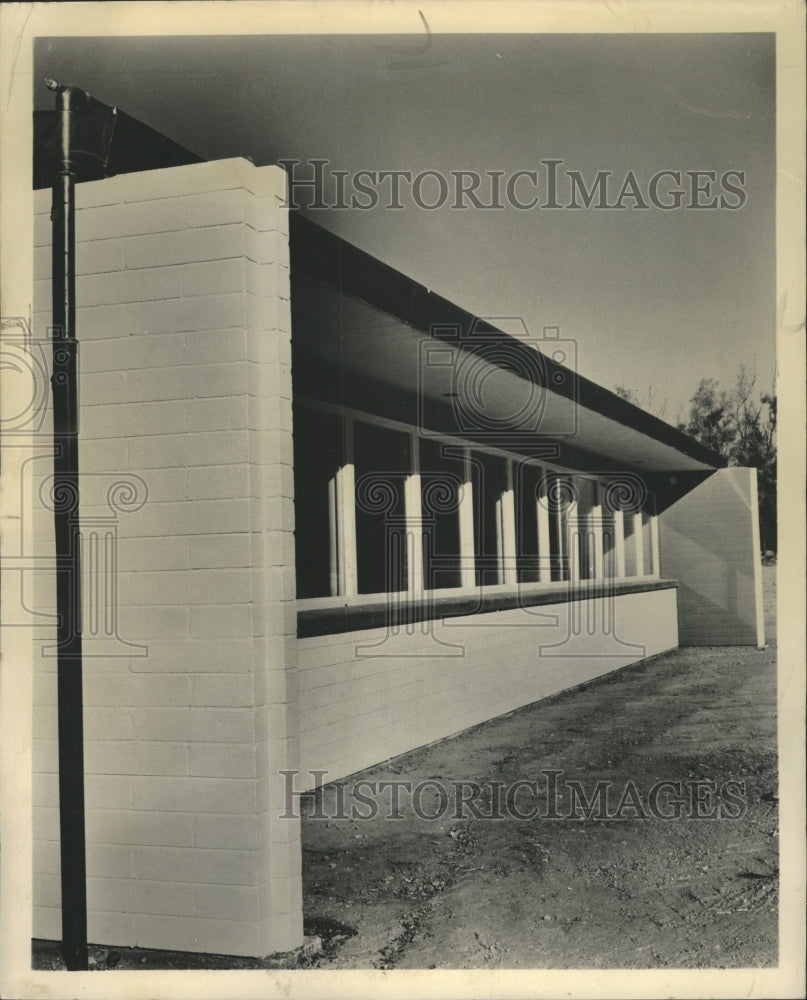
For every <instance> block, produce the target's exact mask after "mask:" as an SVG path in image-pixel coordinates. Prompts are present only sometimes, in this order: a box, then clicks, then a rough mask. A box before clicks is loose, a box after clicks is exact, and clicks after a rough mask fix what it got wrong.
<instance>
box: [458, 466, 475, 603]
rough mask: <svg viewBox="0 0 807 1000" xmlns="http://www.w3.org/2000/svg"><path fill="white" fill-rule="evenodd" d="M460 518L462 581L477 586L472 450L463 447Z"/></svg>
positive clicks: (464, 585) (468, 586)
mask: <svg viewBox="0 0 807 1000" xmlns="http://www.w3.org/2000/svg"><path fill="white" fill-rule="evenodd" d="M459 519H460V583H461V585H462V586H463V587H465V588H466V589H468V588H471V587H475V586H476V550H475V546H474V484H473V473H472V466H471V452H470V450H469V449H468V448H465V449H463V485H462V499H461V500H460V505H459Z"/></svg>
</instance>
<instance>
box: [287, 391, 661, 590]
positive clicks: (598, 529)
mask: <svg viewBox="0 0 807 1000" xmlns="http://www.w3.org/2000/svg"><path fill="white" fill-rule="evenodd" d="M294 461H295V468H294V485H295V497H296V500H295V507H296V525H297V528H296V532H295V549H296V560H297V596H298V597H299V598H301V599H319V598H329V597H330V598H340V599H341V598H344V599H345V602H346V603H351V602H353V603H356V602H357V601H359V600H360V599H361V598H362V597H363V596H369V595H382V594H397V595H402V597H403V599H406V600H410V601H411V600H418V599H420V598H421V597H422V596H423V594H424V593H426V592H432V591H433V592H450V591H461V592H466V593H467V592H468V591H470V590H472V589H474V588H485V589H488V588H491V587H502V588H505V589H506V588H508V587H512V588H514V589H515V588H516V587H519V588H520V587H522V586H524V585H527V586H529V585H533V584H542V583H545V584H549V583H553V582H555V583H560V582H564V581H566V582H569V583H572V584H575V583H577V582H580V583H581V584H585V583H586V582H588V581H591V582H602V581H604V580H614V579H630V578H638V577H645V576H658V575H659V570H660V567H659V543H658V523H657V519H656V517H655V515H654V514H653V513H652V498H650V499H648V500H647V502H646V503H645V509H644V510H643V511H639V512H637V511H636V510H635V509H630V508H629V507H628V508H627V509H625V508H624V507H623V508H622V509H620V506H619V504H618V503H616V509H615V497H618V496H619V489H615V488H614V484H613V483H610V482H609V480H608V478H607V477H595V476H593V475H586V474H578V473H571V472H565V471H558V470H554V469H547V468H544V467H543V466H540V465H537V464H535V462H533V461H530V460H528V459H519V458H516V457H514V456H511V455H508V454H506V453H504V452H494V451H493V450H491V449H485V450H482V449H480V448H478V447H469V446H468V445H466V444H464V443H462V442H461V441H458V440H455V439H454V440H452V439H448V438H447V439H437V438H434V437H426V436H421V435H420V434H419V433H418V432H417V431H416V430H415V429H414V428H412V427H408V426H406V425H403V424H396V423H395V422H393V421H390V420H381V419H377V418H374V417H372V416H370V415H369V414H360V413H358V412H355V413H354V412H353V411H350V410H346V409H341V408H337V407H333V406H328V405H325V404H321V405H320V404H316V403H308V402H302V401H299V400H298V401H295V407H294ZM614 482H615V483H616V484H617V486H618V485H619V481H618V479H617V480H615V481H614Z"/></svg>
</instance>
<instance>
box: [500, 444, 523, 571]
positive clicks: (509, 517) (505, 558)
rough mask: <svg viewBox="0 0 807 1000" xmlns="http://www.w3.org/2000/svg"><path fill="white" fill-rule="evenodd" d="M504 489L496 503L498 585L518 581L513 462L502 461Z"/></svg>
mask: <svg viewBox="0 0 807 1000" xmlns="http://www.w3.org/2000/svg"><path fill="white" fill-rule="evenodd" d="M504 468H505V472H504V476H505V483H504V489H503V490H502V492H501V493H500V495H499V499H498V501H497V502H496V506H497V507H498V511H497V513H498V517H497V518H496V521H497V526H498V534H499V583H506V584H515V583H516V582H517V581H518V573H517V571H516V507H515V491H514V489H513V462H512V459H509V458H506V459H505V460H504Z"/></svg>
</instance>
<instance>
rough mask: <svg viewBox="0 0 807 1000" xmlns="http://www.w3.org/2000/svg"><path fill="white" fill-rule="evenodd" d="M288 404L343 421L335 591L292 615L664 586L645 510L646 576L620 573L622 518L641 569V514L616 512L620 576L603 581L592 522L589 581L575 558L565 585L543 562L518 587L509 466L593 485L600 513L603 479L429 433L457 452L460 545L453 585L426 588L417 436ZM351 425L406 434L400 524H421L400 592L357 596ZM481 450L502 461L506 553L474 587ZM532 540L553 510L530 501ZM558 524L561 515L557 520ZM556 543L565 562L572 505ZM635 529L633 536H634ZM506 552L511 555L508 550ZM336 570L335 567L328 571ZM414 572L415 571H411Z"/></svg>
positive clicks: (310, 403) (379, 421)
mask: <svg viewBox="0 0 807 1000" xmlns="http://www.w3.org/2000/svg"><path fill="white" fill-rule="evenodd" d="M295 405H297V406H303V407H310V408H312V409H314V410H319V411H320V412H324V413H331V414H333V415H335V416H340V417H341V418H342V419H343V421H344V435H345V440H344V465H343V466H342V467H340V469H339V470H338V471H337V474H336V477H335V482H334V488H333V490H332V491H329V493H332V495H333V505H334V509H332V510H331V522H332V524H331V534H332V536H333V538H334V539H335V542H336V545H335V551H333V550H334V545H332V551H331V553H329V559H330V561H331V563H332V569H331V581H332V584H333V581H336V582H337V589H338V592H337V593H332V594H331V595H329V596H324V597H322V596H321V597H298V598H297V599H296V604H297V609H298V611H300V612H306V611H318V610H327V609H335V608H361V607H362V606H371V605H378V604H381V603H386V604H390V603H393V604H401V605H403V604H406V603H419V602H429V603H433V604H435V605H439V602H440V601H441V599H449V600H450V599H458V598H472V597H478V598H479V599H480V603H481V601H482V598H483V597H485V596H490V597H491V598H495V597H497V596H506V595H512V594H518V595H524V596H526V597H529V596H530V595H533V594H535V595H540V594H547V593H549V594H551V593H553V592H557V593H558V595H562V594H566V595H568V593H569V592H570V590H583V591H585V590H586V589H589V588H592V589H602V588H603V587H608V586H609V585H625V584H631V585H633V584H640V583H642V582H643V581H646V582H647V583H648V584H652V583H653V582H655V581H659V580H663V577H662V576H661V573H660V550H659V534H658V516H657V514H656V513H653V512H651V511H645V513H646V514H647V515H648V517H649V522H650V526H651V527H650V539H651V564H652V572H651V573H650V574H644V573H641V572H637V573H636V574H633V575H630V576H629V575H627V574H626V573H625V569H626V558H625V556H626V552H625V549H626V544H627V542H628V538H627V537H626V535H625V532H624V518H626V517H632V518H634V531H633V534H632V539H633V544H634V546H635V554H634V559H635V565H636V568H637V570H638V569H639V568H642V569H643V532H642V511H639V512H637V513H632V512H627V513H625V512H623V511H621V510H620V511H615V512H614V515H613V525H614V557H613V561H614V566H615V569H616V570H617V571H618V570H620V569H621V570H622V573H621V575H620V574H619V573H618V572H617V573H615V575H614V576H605V575H604V568H605V559H604V546H603V530H602V522H601V520H600V522H599V528H597V527H596V524H597V522H596V519H595V536H594V537H595V542H594V544H595V554H594V566H595V575H594V576H593V577H587V578H585V579H580V577H579V572H578V571H577V569H576V568H575V567H576V565H577V562H576V560H575V559H569V560H568V565H569V572H568V574H567V578H566V579H559V580H552V579H550V568H549V564H548V563H546V562H545V561H544V560H542V559H541V560H540V562H539V567H540V577H541V579H539V580H537V581H526V582H519V581H518V570H517V567H516V558H517V549H518V531H517V519H516V503H517V502H518V501H517V498H516V485H515V476H514V471H515V470H514V463H518V464H527V465H530V466H533V467H535V468H537V469H538V470H539V473H540V481H541V482H544V483H545V482H547V481H548V479H549V477H551V476H562V477H564V478H565V479H566V480H570V481H571V482H572V483H575V481H577V480H586V481H590V482H592V483H593V488H594V503H593V505H592V511H591V512H589V516H590V515H591V513H592V512H593V511H594V510H596V509H599V510H600V511H601V510H602V481H601V479H600V478H598V477H597V476H596V475H593V474H588V473H585V472H579V471H577V470H571V469H567V468H564V467H562V466H559V465H557V464H555V463H553V462H548V461H546V460H545V459H531V458H528V457H526V456H524V455H521V454H519V453H517V452H514V451H512V450H510V449H507V448H499V447H495V446H492V445H490V444H486V443H483V442H476V441H468V440H465V439H463V438H459V437H456V436H453V435H451V434H445V433H442V432H441V433H431V432H430V433H429V434H427V435H425V436H426V437H428V438H429V439H431V440H436V441H439V442H440V443H441V444H446V445H449V446H450V447H452V448H458V449H462V459H463V469H464V476H463V478H464V484H463V485H464V489H463V493H462V499H461V501H460V504H459V507H458V517H459V543H460V551H459V556H460V565H461V583H460V585H459V586H456V587H438V588H435V589H426V587H425V580H424V573H423V559H422V552H423V549H422V544H423V528H422V509H421V470H420V440H421V438H422V437H423V436H424V435H423V433H422V432H421V431H420V430H418V428H417V427H414V426H413V425H411V424H407V423H404V422H402V421H398V420H394V419H392V418H389V417H382V416H378V415H376V414H373V413H369V412H367V411H364V410H360V409H358V408H356V407H350V406H343V405H340V404H337V403H330V402H327V401H325V400H320V399H316V398H314V397H310V396H307V395H300V396H297V397H295ZM357 421H362V422H364V423H370V424H374V425H376V426H378V427H382V428H386V429H388V430H392V431H397V432H399V433H405V434H407V435H408V436H409V440H410V455H411V458H412V461H411V468H410V472H409V474H408V475H407V476H406V479H405V484H404V500H405V506H406V514H405V516H406V520H407V522H408V523H409V522H410V521H411V523H412V524H414V525H418V524H419V525H420V527H419V528H416V529H415V537H414V538H413V547H412V552H411V553H410V554H409V562H408V567H407V586H406V588H405V589H404V590H401V591H395V592H389V591H381V592H379V593H366V594H362V593H359V592H358V566H357V554H356V552H357V550H356V514H355V506H356V496H355V454H354V437H353V433H354V424H355V423H356V422H357ZM474 451H476V452H482V453H484V454H488V455H491V456H495V457H498V458H503V459H504V460H505V489H504V490H503V491H502V494H501V498H500V502H501V516H502V519H503V526H502V539H503V541H504V545H505V546H507V548H503V549H502V551H500V552H499V554H498V555H499V561H500V566H501V573H500V575H501V577H502V582H500V583H496V584H485V585H478V584H477V583H476V569H475V565H476V563H475V546H474V513H475V510H476V506H477V504H478V497H476V496H475V495H474V490H473V475H472V471H471V470H472V463H473V460H472V455H471V453H472V452H474ZM535 506H536V512H535V513H536V518H537V528H536V530H537V537H538V546H539V559H540V552H541V551H542V549H543V544H544V543H546V550H544V551H548V549H549V547H550V544H549V543H550V537H551V533H550V527H549V519H550V517H552V512H551V511H550V510H548V509H547V507H546V506H545V505H542V504H541V503H540V502H537V503H536V505H535ZM556 516H558V517H559V518H560V514H557V515H556ZM559 528H560V525H559V526H558V535H559V537H560V536H561V534H562V536H563V537H562V549H561V551H560V553H559V558H560V559H561V560H562V559H563V558H564V557H566V558H568V557H569V555H571V554H572V551H571V545H570V543H571V540H572V537H573V534H572V533H573V531H574V530H575V529H576V528H578V529H579V525H578V511H577V503H576V502H575V503H572V504H571V505H570V507H569V510H568V512H567V517H566V526H565V531H563V532H562V533H561V532H560V530H559ZM637 529H638V530H637ZM576 539H577V544H580V539H581V535H580V532H579V530H578V531H577V535H576ZM508 549H512V551H508ZM334 564H335V565H334ZM413 570H414V572H413Z"/></svg>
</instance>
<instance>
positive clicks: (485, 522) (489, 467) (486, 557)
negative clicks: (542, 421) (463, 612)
mask: <svg viewBox="0 0 807 1000" xmlns="http://www.w3.org/2000/svg"><path fill="white" fill-rule="evenodd" d="M471 464H472V469H473V471H472V483H473V494H474V501H475V503H474V553H475V557H476V558H475V567H476V585H477V587H492V586H495V585H496V584H499V583H504V582H505V563H504V552H505V540H506V535H507V532H508V521H509V520H510V519H511V518H512V491H509V490H508V488H507V487H508V483H507V459H506V458H504V457H503V456H499V455H489V454H487V453H484V452H477V451H474V452H472V453H471ZM477 501H478V502H477ZM508 504H509V505H510V510H509V511H508ZM508 515H509V516H508Z"/></svg>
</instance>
